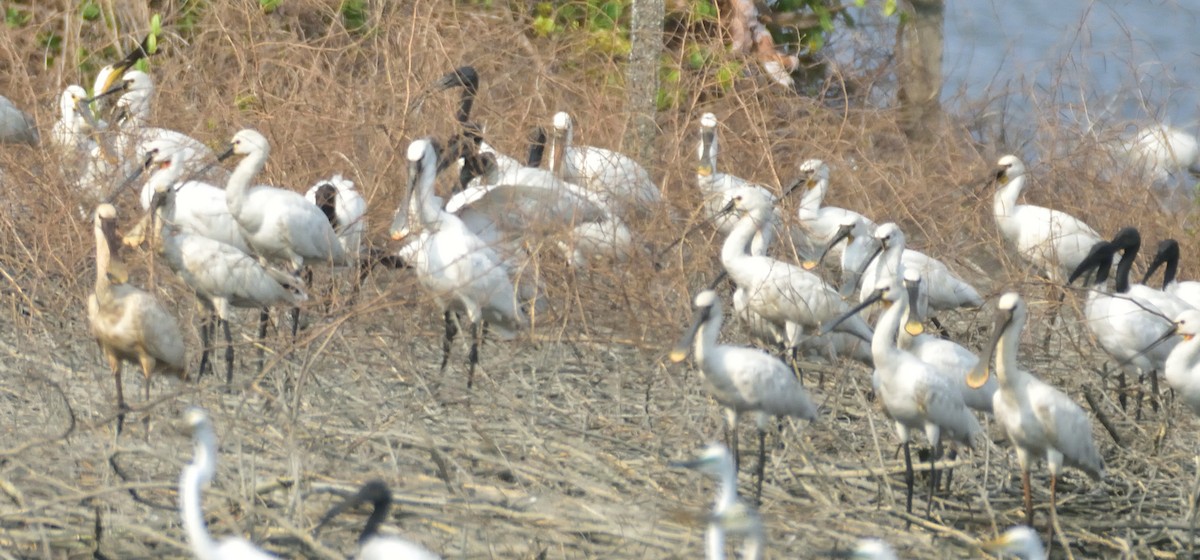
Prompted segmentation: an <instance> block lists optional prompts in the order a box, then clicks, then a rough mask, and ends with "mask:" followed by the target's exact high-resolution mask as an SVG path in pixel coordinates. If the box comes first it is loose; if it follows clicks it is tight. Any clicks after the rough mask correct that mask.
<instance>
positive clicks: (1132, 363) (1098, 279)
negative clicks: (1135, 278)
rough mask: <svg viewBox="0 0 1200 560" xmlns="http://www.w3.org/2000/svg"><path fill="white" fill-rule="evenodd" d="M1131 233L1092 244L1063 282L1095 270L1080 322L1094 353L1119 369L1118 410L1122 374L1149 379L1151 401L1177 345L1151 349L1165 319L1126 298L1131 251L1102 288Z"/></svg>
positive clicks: (1167, 324) (1148, 304)
mask: <svg viewBox="0 0 1200 560" xmlns="http://www.w3.org/2000/svg"><path fill="white" fill-rule="evenodd" d="M1136 234H1137V232H1136V230H1132V231H1131V230H1130V229H1129V228H1126V229H1123V230H1121V231H1120V232H1118V234H1117V236H1116V237H1114V238H1113V242H1108V243H1101V244H1098V245H1096V246H1095V247H1093V249H1092V251H1091V254H1089V255H1088V257H1087V258H1086V259H1084V260H1083V262H1081V263H1080V264H1079V267H1078V268H1076V269H1075V270H1074V271H1073V272H1072V273H1071V277H1070V278H1069V281H1070V282H1074V281H1075V280H1076V279H1077V278H1079V277H1080V276H1083V275H1084V274H1085V273H1087V272H1088V271H1092V270H1094V271H1095V276H1094V277H1093V280H1092V287H1091V289H1089V290H1088V295H1087V301H1086V302H1085V304H1084V308H1083V311H1084V319H1085V321H1086V323H1087V327H1088V330H1090V331H1091V332H1092V334H1093V335H1094V336H1095V337H1096V342H1097V343H1099V345H1100V348H1101V349H1103V350H1104V351H1105V352H1107V353H1108V355H1109V356H1111V357H1112V358H1113V360H1115V361H1116V362H1117V365H1118V367H1119V368H1120V369H1121V374H1120V377H1119V378H1118V381H1119V383H1120V386H1121V390H1122V391H1121V395H1120V397H1119V398H1118V400H1119V401H1120V403H1121V406H1122V408H1123V407H1124V406H1125V403H1126V398H1127V397H1126V395H1125V393H1124V389H1125V376H1126V374H1127V373H1133V374H1136V375H1137V376H1138V378H1139V379H1141V377H1142V376H1145V375H1150V381H1151V389H1152V393H1153V397H1154V399H1156V398H1157V393H1158V372H1159V371H1162V369H1163V366H1164V364H1165V363H1166V360H1167V356H1168V355H1169V354H1170V353H1171V349H1172V348H1174V347H1175V344H1176V343H1177V342H1178V339H1176V338H1171V339H1168V340H1166V341H1163V342H1162V343H1159V344H1157V345H1154V346H1153V347H1151V345H1152V344H1153V343H1154V342H1155V341H1156V340H1157V339H1158V338H1159V337H1160V336H1161V335H1163V334H1164V333H1166V332H1167V331H1169V330H1170V329H1171V319H1168V318H1167V315H1166V314H1164V313H1163V312H1162V310H1160V309H1159V308H1158V307H1157V306H1156V305H1155V304H1154V303H1153V302H1152V301H1149V300H1147V299H1144V298H1142V297H1137V296H1135V295H1134V294H1133V293H1131V291H1130V284H1129V270H1130V269H1131V268H1132V267H1133V258H1134V257H1135V256H1136V254H1137V252H1136V250H1135V251H1127V252H1126V253H1125V254H1124V255H1122V258H1121V262H1120V263H1119V264H1118V266H1117V274H1116V281H1115V283H1114V287H1113V290H1112V291H1111V292H1110V291H1109V290H1108V289H1107V288H1106V287H1105V283H1106V281H1107V280H1108V273H1109V269H1111V268H1112V260H1113V257H1114V256H1115V255H1116V252H1117V251H1119V250H1121V249H1122V248H1126V247H1129V246H1130V244H1131V242H1132V239H1131V237H1132V236H1135V235H1136ZM1154 399H1152V400H1151V403H1152V406H1153V407H1154V409H1155V410H1157V409H1158V402H1157V400H1154Z"/></svg>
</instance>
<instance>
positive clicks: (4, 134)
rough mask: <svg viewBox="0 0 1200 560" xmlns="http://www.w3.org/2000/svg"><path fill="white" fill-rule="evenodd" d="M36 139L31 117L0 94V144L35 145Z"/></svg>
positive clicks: (35, 127) (36, 133)
mask: <svg viewBox="0 0 1200 560" xmlns="http://www.w3.org/2000/svg"><path fill="white" fill-rule="evenodd" d="M38 139H39V138H38V131H37V126H36V125H35V124H34V122H33V117H30V116H29V113H26V112H25V111H22V110H20V109H18V108H17V106H16V105H14V104H13V102H12V101H10V100H9V99H8V98H7V97H4V96H3V95H0V144H29V145H31V146H36V145H37V143H38Z"/></svg>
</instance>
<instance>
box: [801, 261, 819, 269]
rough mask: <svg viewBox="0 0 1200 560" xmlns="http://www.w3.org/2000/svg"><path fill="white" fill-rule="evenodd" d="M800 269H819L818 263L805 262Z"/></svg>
mask: <svg viewBox="0 0 1200 560" xmlns="http://www.w3.org/2000/svg"><path fill="white" fill-rule="evenodd" d="M800 268H803V269H804V270H812V269H814V268H817V261H804V262H802V263H800Z"/></svg>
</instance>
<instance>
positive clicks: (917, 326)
mask: <svg viewBox="0 0 1200 560" xmlns="http://www.w3.org/2000/svg"><path fill="white" fill-rule="evenodd" d="M904 332H906V333H908V334H910V335H912V336H917V335H920V334H922V333H924V332H925V325H923V324H921V322H920V321H908V322H906V323H905V324H904Z"/></svg>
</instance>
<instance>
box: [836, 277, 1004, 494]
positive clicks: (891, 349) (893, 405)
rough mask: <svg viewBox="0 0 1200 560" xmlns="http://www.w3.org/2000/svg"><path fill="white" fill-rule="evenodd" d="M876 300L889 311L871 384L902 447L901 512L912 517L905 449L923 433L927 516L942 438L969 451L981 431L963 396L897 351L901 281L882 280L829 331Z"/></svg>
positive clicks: (874, 349)
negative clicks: (904, 495)
mask: <svg viewBox="0 0 1200 560" xmlns="http://www.w3.org/2000/svg"><path fill="white" fill-rule="evenodd" d="M879 301H883V302H885V306H886V307H887V310H886V311H884V312H883V314H882V315H880V317H879V321H878V322H877V323H876V324H875V334H874V336H873V337H872V339H871V354H872V356H873V357H874V359H875V371H874V373H873V374H872V377H871V381H872V384H873V385H874V388H875V394H877V395H879V397H880V399H881V400H882V401H883V408H884V411H885V412H886V413H887V415H888V417H889V418H891V419H892V421H893V422H895V427H896V434H897V435H898V436H899V437H900V441H901V443H903V444H904V467H905V477H904V482H905V485H906V486H907V490H908V493H907V498H906V502H905V510H906V511H907V512H908V513H912V497H913V470H912V455H911V453H910V450H909V440H910V439H911V437H910V432H911V431H912V430H922V431H924V432H925V436H926V437H927V438H928V439H929V444H930V445H931V446H932V447H933V450H932V452H930V454H929V497H928V501H927V502H926V506H925V515H926V516H928V515H929V512H930V509H931V508H932V507H933V491H934V488H936V486H937V467H936V465H937V464H936V462H935V461H936V460H937V458H938V457H939V456H940V455H941V442H942V437H943V436H944V437H946V438H947V439H949V440H952V441H954V442H955V443H957V444H959V445H964V446H966V447H971V444H972V440H974V439H975V437H976V436H977V435H979V433H980V432H981V431H982V428H981V427H980V426H979V420H977V419H976V418H975V415H974V414H972V413H971V410H970V409H969V408H967V405H966V403H965V402H963V397H962V393H961V392H960V391H959V390H958V389H957V388H955V386H954V384H953V383H952V382H951V381H950V380H949V379H947V378H946V377H945V376H943V375H941V374H940V373H938V371H937V369H935V368H934V367H933V366H931V365H929V364H927V363H925V362H923V361H921V360H919V359H917V357H916V356H914V355H912V354H911V353H909V352H907V351H904V350H901V349H900V348H898V347H896V333H897V332H899V329H900V328H901V318H902V317H903V316H904V314H905V312H906V311H907V310H908V293H907V291H905V290H904V289H903V288H901V286H900V282H899V279H898V278H896V279H892V280H888V279H883V280H880V282H879V284H878V285H876V287H875V291H874V292H873V293H872V294H871V297H869V298H867V300H866V301H863V302H862V303H861V304H859V305H858V307H855V308H853V309H851V310H850V311H848V312H847V313H845V314H844V315H842V316H841V317H839V318H837V319H836V320H834V321H833V322H832V323H830V324H829V325H828V326H826V327H825V329H824V330H826V331H828V330H830V329H832V328H833V327H835V326H837V324H838V323H839V322H841V321H843V320H845V319H848V318H854V317H856V316H857V313H858V312H859V311H861V310H862V309H864V308H866V307H868V306H870V305H872V304H874V303H876V302H879Z"/></svg>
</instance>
